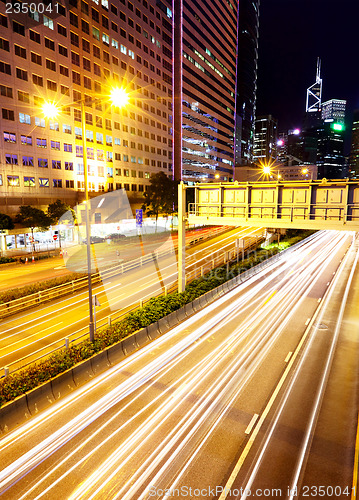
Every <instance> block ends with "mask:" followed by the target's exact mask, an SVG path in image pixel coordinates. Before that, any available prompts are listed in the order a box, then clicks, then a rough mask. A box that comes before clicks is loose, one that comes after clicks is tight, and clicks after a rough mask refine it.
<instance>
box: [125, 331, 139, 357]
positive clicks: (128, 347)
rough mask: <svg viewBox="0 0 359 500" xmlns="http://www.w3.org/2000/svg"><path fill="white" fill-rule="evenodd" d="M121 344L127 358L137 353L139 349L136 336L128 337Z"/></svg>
mask: <svg viewBox="0 0 359 500" xmlns="http://www.w3.org/2000/svg"><path fill="white" fill-rule="evenodd" d="M121 343H122V349H123V352H124V353H125V355H126V356H128V355H129V354H132V353H133V352H135V351H137V349H138V347H139V346H138V344H137V342H136V338H135V336H134V335H130V336H129V337H126V338H125V339H123V340H122V341H121Z"/></svg>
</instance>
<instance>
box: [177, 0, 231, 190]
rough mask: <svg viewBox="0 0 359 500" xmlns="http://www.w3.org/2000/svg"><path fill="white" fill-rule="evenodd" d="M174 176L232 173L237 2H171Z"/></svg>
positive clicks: (187, 177) (218, 176)
mask: <svg viewBox="0 0 359 500" xmlns="http://www.w3.org/2000/svg"><path fill="white" fill-rule="evenodd" d="M174 6H175V8H174V58H173V64H174V174H175V178H176V179H178V180H180V179H181V180H183V181H185V182H188V183H193V182H198V181H207V182H208V181H211V180H214V179H217V180H230V179H232V178H233V170H234V119H235V92H236V59H237V8H238V6H237V1H233V0H228V1H227V2H217V1H207V0H198V1H196V2H194V1H191V0H178V1H176V2H175V3H174Z"/></svg>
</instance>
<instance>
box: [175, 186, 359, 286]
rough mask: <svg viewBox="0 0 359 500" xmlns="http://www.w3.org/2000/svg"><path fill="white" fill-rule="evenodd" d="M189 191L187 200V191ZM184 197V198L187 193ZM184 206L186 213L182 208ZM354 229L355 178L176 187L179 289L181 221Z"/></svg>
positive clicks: (181, 281)
mask: <svg viewBox="0 0 359 500" xmlns="http://www.w3.org/2000/svg"><path fill="white" fill-rule="evenodd" d="M189 190H194V196H193V192H192V193H191V195H192V196H191V199H192V200H194V201H191V202H189V200H188V199H187V200H186V191H189ZM188 198H189V197H188ZM186 209H187V212H186ZM187 221H188V222H189V223H190V224H214V225H221V224H224V225H226V226H230V225H233V226H253V227H265V228H293V229H335V230H345V231H359V182H355V181H349V180H348V179H344V180H337V181H327V180H326V179H322V180H303V181H282V182H281V181H262V182H237V181H235V182H224V183H219V184H216V183H213V184H212V183H210V184H197V185H196V186H186V185H185V184H183V183H182V182H181V183H180V184H179V186H178V289H179V291H180V292H181V291H183V290H184V288H185V265H184V262H185V224H186V222H187Z"/></svg>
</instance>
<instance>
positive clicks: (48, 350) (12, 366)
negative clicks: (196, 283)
mask: <svg viewBox="0 0 359 500" xmlns="http://www.w3.org/2000/svg"><path fill="white" fill-rule="evenodd" d="M261 241H263V238H257V237H255V236H253V237H249V238H248V241H247V242H246V243H247V245H246V246H245V248H244V249H243V250H244V251H245V252H246V253H247V255H249V253H250V252H251V251H253V250H254V249H255V248H257V247H258V244H259V243H260V242H261ZM299 243H301V242H299ZM296 245H298V244H296ZM293 247H295V245H293ZM293 247H291V248H293ZM288 250H290V249H288ZM241 252H242V249H241V248H233V249H231V250H229V251H226V252H222V253H220V254H218V255H217V256H216V257H215V258H213V259H210V260H209V261H208V262H207V263H205V264H203V265H202V266H199V267H198V268H196V269H194V270H192V271H189V272H188V273H187V274H186V284H188V283H190V282H191V281H193V280H194V279H196V278H198V277H200V276H203V275H204V274H205V273H206V272H208V271H211V270H213V269H215V268H217V267H219V266H221V265H222V264H227V268H228V266H229V264H230V262H233V261H234V260H237V262H238V260H239V254H240V253H241ZM242 257H243V255H242ZM270 259H271V258H270ZM270 259H268V260H270ZM261 265H262V264H261ZM244 274H245V273H243V275H244ZM85 279H86V280H87V278H85ZM177 288H178V283H177V280H175V281H174V282H173V283H171V284H170V285H167V286H165V287H164V290H163V291H162V292H160V293H157V294H156V295H153V296H151V297H149V298H148V299H141V300H139V301H138V300H137V301H136V302H133V303H132V304H130V305H129V306H128V307H127V308H126V309H124V310H121V311H119V312H118V313H115V314H110V315H108V316H106V317H105V318H102V319H101V320H98V321H97V322H96V329H100V328H103V327H105V326H106V325H111V323H112V322H113V321H119V320H121V319H123V318H124V317H125V316H126V315H127V314H129V313H130V312H131V311H134V310H136V309H137V308H139V307H143V306H144V305H145V304H146V303H147V302H149V301H150V300H151V298H152V297H159V296H161V295H167V294H168V293H172V292H174V291H177ZM88 335H89V332H88V326H86V327H84V328H81V329H79V330H76V331H75V332H73V333H72V334H70V335H68V336H67V337H63V338H61V339H59V340H56V341H54V342H52V343H51V344H48V345H47V346H46V347H42V348H41V349H38V350H36V351H34V352H32V353H31V354H27V355H26V356H23V357H22V358H19V359H17V360H15V361H12V362H11V363H8V364H7V365H6V366H4V367H2V368H0V373H1V375H0V377H3V376H5V377H6V376H8V375H9V374H10V373H14V372H16V371H18V370H20V369H23V368H26V367H27V366H29V365H31V364H33V363H35V362H37V361H40V360H41V359H43V358H46V357H48V356H49V355H50V354H53V353H54V352H56V351H58V350H60V349H63V348H69V347H70V344H76V343H79V342H81V341H82V340H84V338H85V337H88Z"/></svg>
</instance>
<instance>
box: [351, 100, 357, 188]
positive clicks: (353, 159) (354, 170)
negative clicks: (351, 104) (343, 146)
mask: <svg viewBox="0 0 359 500" xmlns="http://www.w3.org/2000/svg"><path fill="white" fill-rule="evenodd" d="M350 177H351V178H353V179H359V109H357V110H355V111H354V116H353V126H352V144H351V149H350Z"/></svg>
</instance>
